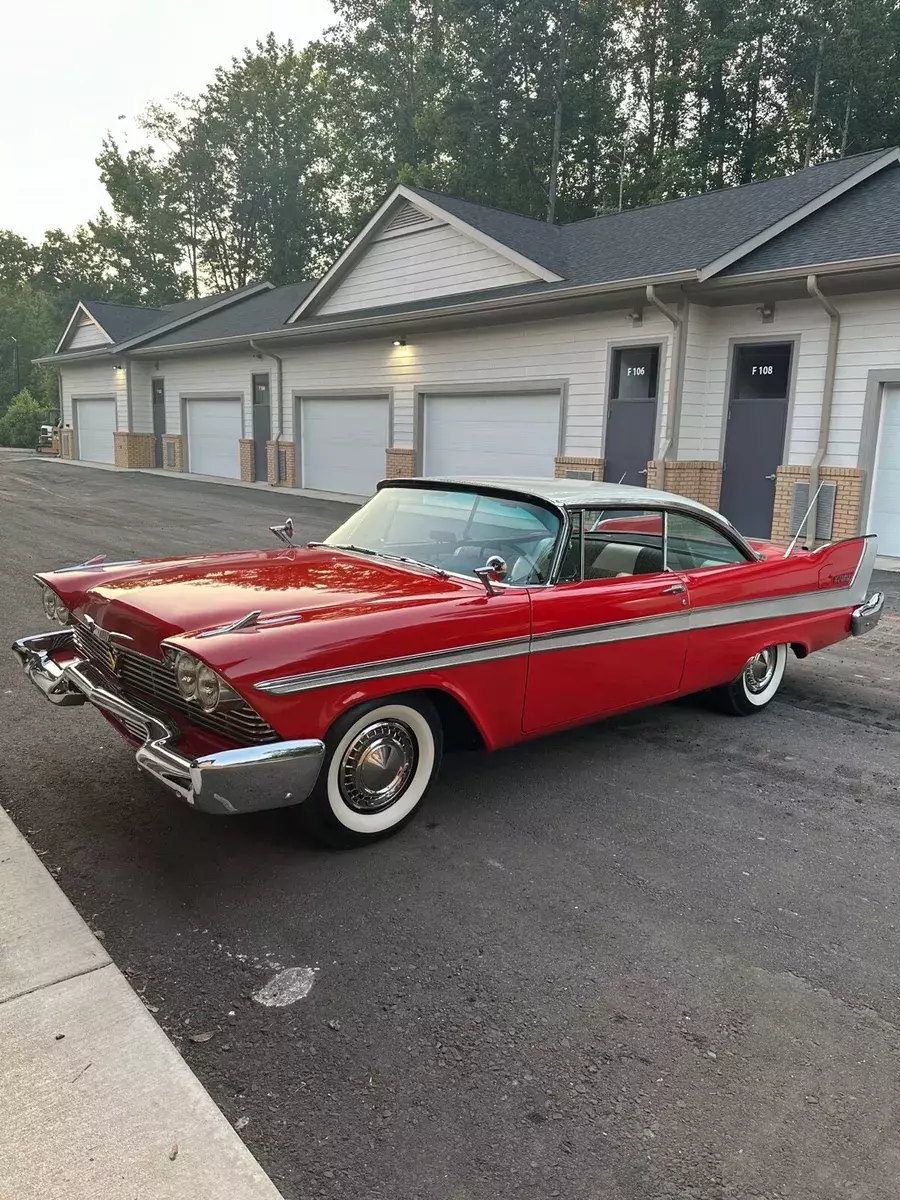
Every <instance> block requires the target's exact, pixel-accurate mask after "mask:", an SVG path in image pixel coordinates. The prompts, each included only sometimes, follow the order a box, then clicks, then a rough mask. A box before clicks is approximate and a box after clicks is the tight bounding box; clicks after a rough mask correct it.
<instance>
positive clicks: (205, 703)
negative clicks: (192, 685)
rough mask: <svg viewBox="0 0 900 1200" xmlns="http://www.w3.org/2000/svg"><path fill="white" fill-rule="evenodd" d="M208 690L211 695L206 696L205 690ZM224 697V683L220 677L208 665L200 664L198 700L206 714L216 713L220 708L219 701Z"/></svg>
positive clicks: (197, 688)
mask: <svg viewBox="0 0 900 1200" xmlns="http://www.w3.org/2000/svg"><path fill="white" fill-rule="evenodd" d="M205 688H208V689H209V693H208V694H205V693H204V689H205ZM221 697H222V682H221V680H220V679H219V676H218V675H217V674H216V673H215V671H214V670H213V669H212V667H208V666H207V665H206V663H200V667H199V669H198V671H197V687H196V700H197V703H198V704H199V705H200V707H201V708H202V709H203V711H204V712H207V713H211V712H215V711H216V709H217V708H218V707H219V701H220V699H221Z"/></svg>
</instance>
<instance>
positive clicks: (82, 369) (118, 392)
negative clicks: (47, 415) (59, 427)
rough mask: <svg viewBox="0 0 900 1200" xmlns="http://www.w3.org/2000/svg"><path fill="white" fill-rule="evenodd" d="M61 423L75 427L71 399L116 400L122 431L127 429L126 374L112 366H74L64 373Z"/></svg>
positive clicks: (63, 369) (108, 364)
mask: <svg viewBox="0 0 900 1200" xmlns="http://www.w3.org/2000/svg"><path fill="white" fill-rule="evenodd" d="M61 375H62V409H63V411H62V420H63V423H64V424H66V425H72V424H73V421H72V399H73V397H74V398H75V399H78V398H82V399H89V398H91V397H97V398H101V397H107V396H115V398H116V419H117V423H118V427H119V429H127V428H128V387H127V382H126V377H125V371H124V370H120V371H117V370H116V369H115V367H113V366H112V364H111V363H71V364H69V365H68V366H65V367H63V368H62V369H61Z"/></svg>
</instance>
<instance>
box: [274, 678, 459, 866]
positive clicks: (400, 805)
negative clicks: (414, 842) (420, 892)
mask: <svg viewBox="0 0 900 1200" xmlns="http://www.w3.org/2000/svg"><path fill="white" fill-rule="evenodd" d="M442 749H443V735H442V730H441V723H440V719H439V717H438V715H437V712H436V711H435V708H434V705H433V704H432V703H431V702H430V701H429V700H428V699H427V698H426V697H424V696H417V695H402V696H391V697H389V698H388V697H386V698H383V699H379V700H372V701H370V702H369V703H367V704H361V705H359V706H358V707H357V708H354V709H352V710H351V711H350V712H348V713H345V714H344V715H343V716H342V717H339V718H338V720H337V721H335V723H334V725H333V726H332V727H331V729H330V730H329V732H328V736H327V737H326V739H325V762H324V764H323V766H322V771H321V774H320V775H319V779H318V781H317V783H316V786H315V788H314V790H313V791H312V793H311V794H310V795H309V797H308V798H307V799H306V801H305V802H304V803H303V804H301V805H298V806H297V808H296V809H294V810H293V811H294V812H295V813H296V815H297V818H298V819H299V820H300V822H301V823H302V824H303V825H304V827H305V828H306V829H308V830H309V831H310V832H311V833H312V834H313V835H314V836H315V837H317V838H318V839H319V840H320V841H323V842H325V843H327V844H328V845H330V846H336V847H349V846H362V845H365V844H366V843H367V842H374V841H377V840H378V839H379V838H383V837H389V836H390V835H391V834H393V833H397V832H398V831H399V830H400V829H402V828H403V826H404V825H406V824H408V823H409V822H410V821H411V820H412V818H413V817H414V816H415V814H416V812H417V811H418V809H419V807H420V805H421V803H422V801H423V799H424V798H425V793H426V792H427V790H428V788H429V786H430V784H431V782H432V780H433V779H434V777H435V775H436V774H437V772H438V768H439V767H440V763H441V752H442Z"/></svg>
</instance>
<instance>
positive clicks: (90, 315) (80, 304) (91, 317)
mask: <svg viewBox="0 0 900 1200" xmlns="http://www.w3.org/2000/svg"><path fill="white" fill-rule="evenodd" d="M80 312H81V313H84V315H85V316H86V317H87V319H88V320H89V321H90V322H91V324H92V325H96V326H97V328H98V329H99V330H100V332H101V333H102V334H103V336H104V337H105V338H106V340H107V342H109V344H110V345H111V346H113V345H115V342H114V341H113V339H112V338H111V337H110V336H109V334H108V333H107V332H106V330H105V329H104V328H103V326H102V325H101V324H100V322H99V321H98V320H97V318H96V317H95V316H94V314H93V313H92V312H90V311H89V310H88V309H87V308H85V306H84V303H83V302H82V301H81V300H79V301H78V303H77V304H76V305H75V311H74V312H73V313H72V315H71V317H70V318H69V323H68V325H67V326H66V328H65V332H64V333H63V335H62V337H61V338H60V339H59V341H58V342H57V343H56V350H55V351H54V354H59V348H60V346H62V345H63V343H64V342H65V340H66V338H67V337H68V336H69V330H70V329H71V328H72V325H73V324H74V322H75V318H76V317H77V316H78V314H79V313H80ZM34 361H35V362H37V361H38V360H37V359H35V360H34Z"/></svg>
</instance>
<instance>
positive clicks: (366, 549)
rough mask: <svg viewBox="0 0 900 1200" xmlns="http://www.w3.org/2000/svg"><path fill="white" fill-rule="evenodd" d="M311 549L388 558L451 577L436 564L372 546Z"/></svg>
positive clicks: (314, 544)
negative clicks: (344, 551)
mask: <svg viewBox="0 0 900 1200" xmlns="http://www.w3.org/2000/svg"><path fill="white" fill-rule="evenodd" d="M307 546H308V547H309V549H311V550H312V549H315V548H317V547H324V549H326V550H352V551H353V552H354V553H355V554H368V555H369V556H370V557H371V558H386V559H387V560H388V561H389V562H400V563H408V564H409V566H411V567H424V568H425V569H426V570H427V571H433V572H434V573H435V575H438V576H439V577H440V578H441V579H449V578H450V576H449V574H448V572H447V571H445V570H444V569H443V568H442V567H436V566H435V565H434V563H430V562H422V560H421V559H420V558H409V557H408V556H407V555H405V554H385V552H384V551H383V550H373V549H372V548H371V547H370V546H354V545H352V543H347V542H307Z"/></svg>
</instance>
